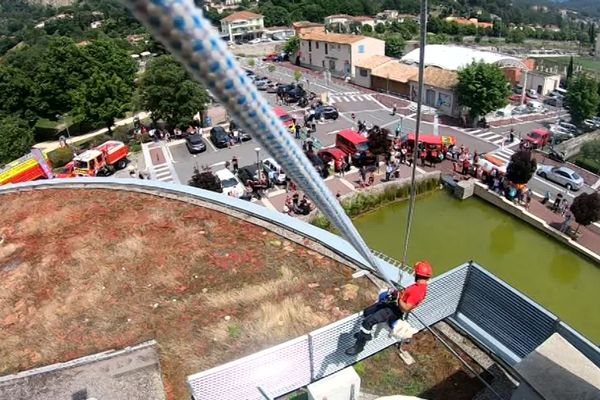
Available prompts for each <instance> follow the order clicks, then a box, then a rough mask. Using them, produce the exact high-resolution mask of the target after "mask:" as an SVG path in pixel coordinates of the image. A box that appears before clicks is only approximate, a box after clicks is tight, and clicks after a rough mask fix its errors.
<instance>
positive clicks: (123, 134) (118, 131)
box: [112, 126, 131, 144]
mask: <svg viewBox="0 0 600 400" xmlns="http://www.w3.org/2000/svg"><path fill="white" fill-rule="evenodd" d="M128 131H129V129H128V128H127V127H126V126H119V127H117V128H115V129H114V130H113V134H112V138H113V139H114V140H118V141H119V142H123V143H125V144H127V143H129V141H130V139H131V138H130V137H129V133H128Z"/></svg>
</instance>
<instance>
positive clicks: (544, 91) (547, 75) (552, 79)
mask: <svg viewBox="0 0 600 400" xmlns="http://www.w3.org/2000/svg"><path fill="white" fill-rule="evenodd" d="M524 76H525V74H523V75H522V76H521V85H523V79H524ZM526 86H527V87H526V88H525V89H533V90H535V91H536V92H537V94H539V95H542V96H546V95H548V94H550V93H552V92H553V91H554V90H556V89H558V88H559V87H560V74H555V73H552V72H544V71H539V70H537V71H529V72H528V73H527V83H526Z"/></svg>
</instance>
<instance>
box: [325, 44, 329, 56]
mask: <svg viewBox="0 0 600 400" xmlns="http://www.w3.org/2000/svg"><path fill="white" fill-rule="evenodd" d="M328 50H329V46H328V43H325V54H329V51H328Z"/></svg>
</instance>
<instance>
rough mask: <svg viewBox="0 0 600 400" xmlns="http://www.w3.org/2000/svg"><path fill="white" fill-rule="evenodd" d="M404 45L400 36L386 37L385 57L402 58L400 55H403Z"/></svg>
mask: <svg viewBox="0 0 600 400" xmlns="http://www.w3.org/2000/svg"><path fill="white" fill-rule="evenodd" d="M404 45H405V43H404V39H403V38H402V36H400V35H398V34H395V35H388V36H386V38H385V55H386V56H388V57H396V58H400V57H402V54H404Z"/></svg>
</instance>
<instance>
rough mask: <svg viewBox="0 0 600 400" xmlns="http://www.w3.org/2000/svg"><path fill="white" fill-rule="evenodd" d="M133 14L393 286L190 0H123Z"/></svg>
mask: <svg viewBox="0 0 600 400" xmlns="http://www.w3.org/2000/svg"><path fill="white" fill-rule="evenodd" d="M124 1H125V3H126V4H127V6H128V7H129V8H130V9H131V11H132V12H133V13H134V15H135V16H136V17H137V18H138V20H140V21H141V22H142V23H143V24H144V25H146V27H147V28H148V29H149V30H150V31H151V32H152V33H153V35H154V37H156V38H157V39H158V40H160V42H161V43H163V45H165V47H166V48H167V49H168V50H169V51H170V52H171V54H173V56H174V57H175V58H176V59H177V60H179V62H181V64H182V65H183V66H184V67H186V69H187V70H188V71H189V72H190V74H191V75H192V76H193V77H194V78H195V79H196V80H198V81H199V82H201V83H203V84H204V85H206V87H207V88H208V89H210V91H211V92H212V93H213V95H214V96H215V97H216V98H217V99H218V100H219V101H220V102H221V104H223V105H224V106H225V107H226V108H227V110H228V111H229V112H230V113H231V115H232V117H233V119H234V120H235V121H236V122H237V123H239V125H240V126H242V127H243V128H244V129H246V130H247V131H248V132H251V134H252V136H253V137H254V138H255V139H256V140H257V141H258V142H259V143H260V144H261V145H262V146H263V148H265V149H266V150H267V151H268V152H269V154H271V156H273V157H274V158H275V159H276V160H277V162H278V163H279V164H281V166H282V167H283V169H284V170H285V171H286V174H288V175H289V176H290V177H291V178H292V179H293V180H294V181H295V182H296V183H297V184H298V186H299V187H300V188H301V189H302V190H303V191H304V192H305V193H306V194H307V195H308V196H309V197H310V198H311V199H312V200H313V202H314V203H315V204H316V206H317V207H318V208H319V209H320V210H321V212H323V214H324V215H325V216H326V217H327V218H328V219H329V220H330V221H331V222H332V223H333V224H334V226H335V227H337V228H338V229H339V231H340V232H341V233H342V235H343V236H344V237H345V238H346V239H347V240H348V241H349V242H350V243H351V244H352V245H353V246H354V248H355V249H356V250H357V251H358V252H359V253H360V254H361V255H362V256H363V257H364V259H365V260H366V262H367V263H368V265H369V266H370V267H371V269H373V270H374V271H377V272H378V273H379V275H380V276H381V277H382V278H383V279H385V280H386V282H387V283H388V284H389V285H390V286H392V285H393V283H392V279H391V278H390V277H388V276H387V275H386V273H385V271H384V270H383V269H382V268H381V266H380V264H379V261H378V260H377V258H376V257H375V256H374V255H373V254H372V253H371V251H370V249H369V248H368V247H367V245H366V243H365V242H364V240H363V239H362V237H361V236H360V234H359V233H358V231H357V230H356V228H355V227H354V225H353V224H352V221H351V220H350V218H349V217H348V216H347V215H346V213H345V212H344V210H343V208H342V207H341V205H340V204H339V202H338V201H337V199H336V198H335V197H334V196H333V195H332V194H331V192H330V190H329V189H328V188H327V186H326V185H325V182H324V181H323V180H322V179H321V177H320V176H319V175H318V174H317V172H316V170H315V169H314V168H313V167H312V165H311V163H310V161H309V160H308V159H307V158H306V156H305V155H304V153H303V152H302V150H301V149H300V147H299V146H298V144H297V143H296V142H295V140H294V139H293V138H292V136H291V135H290V134H289V133H288V132H287V130H286V129H285V127H284V126H283V124H282V123H281V121H280V120H279V118H278V117H277V116H276V115H275V113H274V112H273V110H272V108H271V106H270V105H269V104H268V103H267V102H266V101H265V100H264V98H263V97H262V96H261V95H260V93H259V92H258V91H257V89H256V87H255V86H254V85H253V84H252V82H251V81H250V80H249V79H248V77H247V76H246V75H245V73H244V72H243V71H242V69H241V68H240V66H239V65H238V63H237V62H236V60H235V58H234V56H233V55H232V54H231V53H230V52H229V50H228V49H227V46H226V45H225V43H224V42H223V41H222V40H221V38H220V36H219V34H218V33H217V31H216V30H215V28H214V27H213V26H212V24H211V23H210V22H209V21H208V20H207V19H206V18H204V16H203V14H202V11H201V10H200V9H198V8H197V7H196V6H195V5H194V1H193V0H124Z"/></svg>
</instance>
